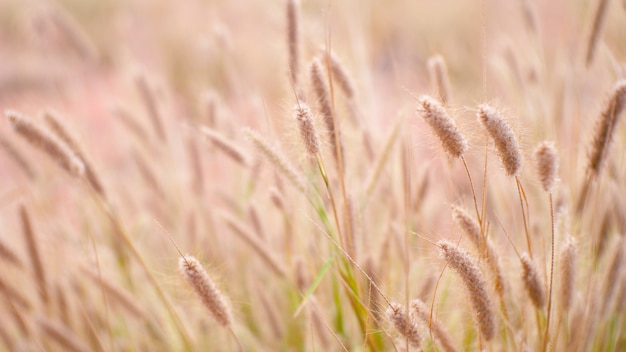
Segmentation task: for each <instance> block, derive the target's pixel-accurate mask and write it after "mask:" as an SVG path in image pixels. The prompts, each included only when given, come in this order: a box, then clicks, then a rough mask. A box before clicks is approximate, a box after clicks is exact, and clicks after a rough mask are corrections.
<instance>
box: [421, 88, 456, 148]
mask: <svg viewBox="0 0 626 352" xmlns="http://www.w3.org/2000/svg"><path fill="white" fill-rule="evenodd" d="M418 104H419V107H418V108H417V111H418V112H419V113H420V114H421V115H422V116H423V117H424V121H426V123H428V125H429V126H430V128H432V130H433V131H434V132H435V134H436V135H437V137H439V139H440V140H441V144H442V145H443V149H445V150H446V152H447V153H448V154H450V155H451V156H452V157H454V158H460V157H462V156H463V153H464V152H465V150H467V141H466V140H465V138H464V137H463V135H462V134H461V130H460V129H459V128H458V127H457V125H456V123H455V122H454V120H453V119H452V117H450V115H448V113H447V112H446V110H445V109H444V108H443V106H442V105H441V104H440V103H439V102H438V101H437V100H435V99H433V98H431V97H429V96H423V97H421V98H420V99H419V101H418Z"/></svg>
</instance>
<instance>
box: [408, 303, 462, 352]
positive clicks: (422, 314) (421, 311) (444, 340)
mask: <svg viewBox="0 0 626 352" xmlns="http://www.w3.org/2000/svg"><path fill="white" fill-rule="evenodd" d="M409 310H410V312H411V314H414V315H415V316H416V317H417V319H419V320H421V321H422V322H424V323H425V324H426V325H428V327H429V329H430V330H431V331H432V333H433V335H434V336H435V338H436V339H437V340H438V341H439V344H440V345H441V348H442V349H443V350H444V351H447V352H455V351H457V349H456V348H455V347H454V343H452V337H451V336H450V334H449V333H448V331H446V329H445V327H444V326H443V325H442V324H441V323H439V321H437V320H434V319H431V314H430V309H429V308H428V306H426V304H424V302H422V301H421V300H420V299H419V298H415V299H413V300H411V302H410V303H409Z"/></svg>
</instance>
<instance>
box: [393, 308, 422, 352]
mask: <svg viewBox="0 0 626 352" xmlns="http://www.w3.org/2000/svg"><path fill="white" fill-rule="evenodd" d="M387 318H389V321H391V324H392V325H393V327H394V328H395V329H396V331H397V332H398V333H400V335H402V336H404V338H406V339H407V340H408V341H409V343H410V344H411V346H413V347H415V348H419V347H420V344H421V337H420V335H419V332H418V331H417V326H416V324H415V319H413V317H412V315H411V314H409V312H408V311H407V309H406V308H404V307H403V306H402V305H401V304H399V303H395V302H392V303H391V306H390V307H389V308H388V309H387Z"/></svg>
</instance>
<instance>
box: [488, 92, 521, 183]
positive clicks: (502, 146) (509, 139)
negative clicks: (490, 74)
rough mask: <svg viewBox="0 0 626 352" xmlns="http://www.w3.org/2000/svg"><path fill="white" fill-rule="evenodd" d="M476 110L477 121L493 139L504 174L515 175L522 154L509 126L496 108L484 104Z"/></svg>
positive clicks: (519, 165)
mask: <svg viewBox="0 0 626 352" xmlns="http://www.w3.org/2000/svg"><path fill="white" fill-rule="evenodd" d="M478 108H479V111H478V120H479V121H480V123H481V124H482V125H483V127H484V128H485V130H487V133H488V134H489V136H491V138H493V141H494V142H495V144H496V149H497V151H498V155H499V156H500V159H501V160H502V165H503V166H504V170H505V171H506V174H507V175H508V176H515V175H517V173H518V172H519V169H520V168H521V166H522V152H521V150H520V147H519V144H518V142H517V138H516V137H515V133H513V130H512V129H511V126H509V124H508V123H507V122H506V120H504V118H503V117H502V115H501V114H500V112H499V111H498V110H496V108H494V107H492V106H490V105H486V104H483V105H480V106H479V107H478Z"/></svg>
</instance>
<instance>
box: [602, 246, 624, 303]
mask: <svg viewBox="0 0 626 352" xmlns="http://www.w3.org/2000/svg"><path fill="white" fill-rule="evenodd" d="M625 243H626V240H624V237H623V236H622V237H620V238H619V239H618V240H617V243H616V244H615V247H616V248H615V254H614V255H613V260H612V261H611V266H610V267H609V270H608V272H607V274H606V281H605V282H604V291H603V293H602V297H603V299H602V311H603V312H604V311H605V310H606V309H607V308H608V307H609V306H610V304H611V301H612V300H613V296H614V295H615V290H616V289H617V287H618V285H619V281H620V278H621V276H622V273H623V272H624V244H625Z"/></svg>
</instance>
